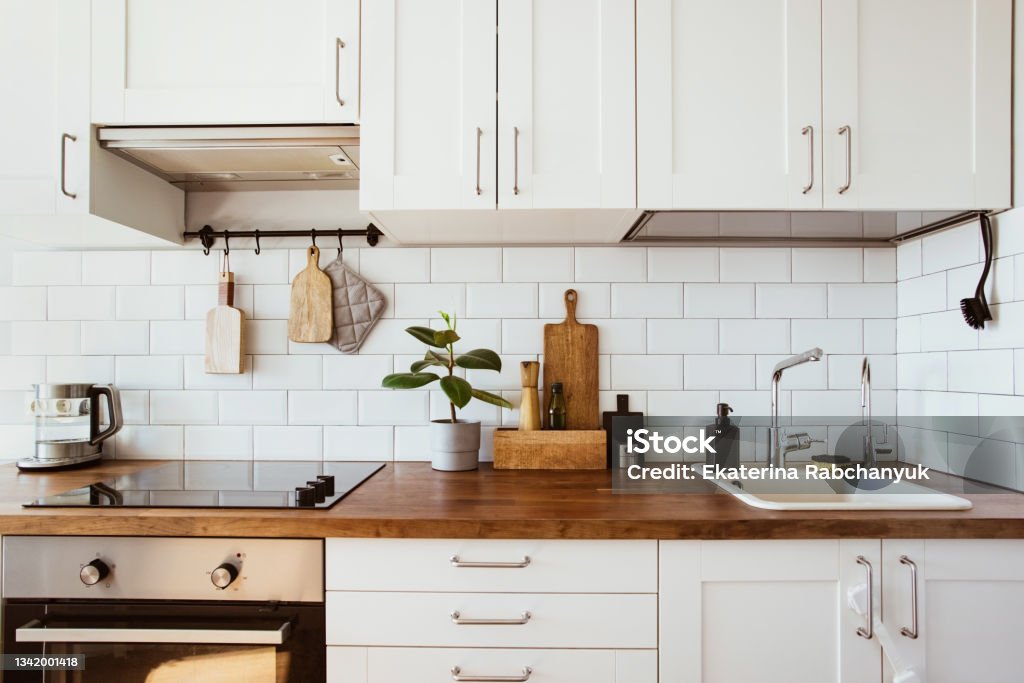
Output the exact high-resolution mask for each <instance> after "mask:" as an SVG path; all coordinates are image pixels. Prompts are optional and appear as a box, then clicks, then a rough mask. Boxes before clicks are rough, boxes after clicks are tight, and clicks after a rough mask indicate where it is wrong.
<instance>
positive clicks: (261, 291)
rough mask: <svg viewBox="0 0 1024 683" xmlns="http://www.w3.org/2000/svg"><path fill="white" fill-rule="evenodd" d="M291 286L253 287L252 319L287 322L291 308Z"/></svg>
mask: <svg viewBox="0 0 1024 683" xmlns="http://www.w3.org/2000/svg"><path fill="white" fill-rule="evenodd" d="M291 297H292V286H291V285H253V287H252V299H253V304H252V307H253V315H252V317H253V318H260V319H267V320H287V319H288V311H289V308H290V307H291Z"/></svg>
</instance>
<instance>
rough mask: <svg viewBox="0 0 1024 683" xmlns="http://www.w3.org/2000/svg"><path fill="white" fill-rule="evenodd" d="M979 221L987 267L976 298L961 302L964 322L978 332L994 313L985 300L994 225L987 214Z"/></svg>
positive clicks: (979, 217)
mask: <svg viewBox="0 0 1024 683" xmlns="http://www.w3.org/2000/svg"><path fill="white" fill-rule="evenodd" d="M978 220H979V221H980V222H981V241H982V244H984V245H985V267H984V268H983V269H982V271H981V279H980V280H978V288H977V289H975V290H974V296H973V297H972V298H970V299H961V300H960V311H961V312H962V313H963V314H964V320H966V321H967V324H968V325H970V326H971V327H973V328H974V329H976V330H980V329H982V328H983V327H985V321H986V320H991V319H992V312H991V311H990V310H988V300H987V299H986V298H985V280H986V279H987V278H988V271H989V269H990V268H991V267H992V223H991V222H990V221H989V218H988V216H987V215H985V214H980V215H979V216H978Z"/></svg>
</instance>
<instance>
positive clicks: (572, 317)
mask: <svg viewBox="0 0 1024 683" xmlns="http://www.w3.org/2000/svg"><path fill="white" fill-rule="evenodd" d="M579 299H580V295H579V294H577V293H576V290H575V289H567V290H565V322H567V323H575V322H576V303H577V302H578V301H579Z"/></svg>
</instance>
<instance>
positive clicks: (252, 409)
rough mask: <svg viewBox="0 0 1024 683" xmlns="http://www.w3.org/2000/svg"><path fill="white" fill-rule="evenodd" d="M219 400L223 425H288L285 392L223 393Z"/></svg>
mask: <svg viewBox="0 0 1024 683" xmlns="http://www.w3.org/2000/svg"><path fill="white" fill-rule="evenodd" d="M217 399H218V413H219V415H220V423H221V424H224V425H283V424H287V423H288V393H287V392H285V391H222V392H220V394H219V396H218V397H217Z"/></svg>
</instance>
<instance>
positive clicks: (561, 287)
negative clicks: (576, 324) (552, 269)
mask: <svg viewBox="0 0 1024 683" xmlns="http://www.w3.org/2000/svg"><path fill="white" fill-rule="evenodd" d="M539 289H540V311H539V314H540V317H541V318H559V319H564V318H565V292H566V290H569V289H574V290H576V294H577V295H578V297H579V298H578V299H577V300H576V317H577V318H607V317H609V316H610V315H611V285H609V284H608V283H607V282H598V283H591V282H579V283H547V282H544V283H541V284H540V285H539Z"/></svg>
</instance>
